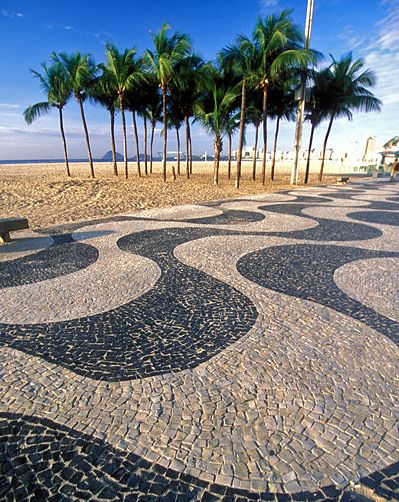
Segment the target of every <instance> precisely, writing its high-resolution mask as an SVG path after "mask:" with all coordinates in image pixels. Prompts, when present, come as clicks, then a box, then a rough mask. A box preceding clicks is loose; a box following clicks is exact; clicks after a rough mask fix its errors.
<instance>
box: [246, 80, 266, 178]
mask: <svg viewBox="0 0 399 502" xmlns="http://www.w3.org/2000/svg"><path fill="white" fill-rule="evenodd" d="M246 117H247V118H246V122H247V124H252V125H253V126H255V142H254V158H253V160H252V180H253V181H255V179H256V163H257V151H258V139H259V127H260V125H261V123H262V100H261V96H260V94H259V92H258V90H257V89H251V90H250V92H249V96H248V106H247V112H246Z"/></svg>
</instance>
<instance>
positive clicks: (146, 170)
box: [144, 112, 148, 176]
mask: <svg viewBox="0 0 399 502" xmlns="http://www.w3.org/2000/svg"><path fill="white" fill-rule="evenodd" d="M144 170H145V175H146V176H148V165H147V116H146V114H145V112H144Z"/></svg>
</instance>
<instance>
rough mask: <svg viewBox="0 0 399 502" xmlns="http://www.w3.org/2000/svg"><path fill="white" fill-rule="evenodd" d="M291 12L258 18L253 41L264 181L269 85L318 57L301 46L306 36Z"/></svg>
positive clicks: (264, 178) (264, 177)
mask: <svg viewBox="0 0 399 502" xmlns="http://www.w3.org/2000/svg"><path fill="white" fill-rule="evenodd" d="M291 12H292V11H291V10H288V9H285V10H283V11H282V12H280V13H279V14H271V15H269V16H267V17H266V18H265V19H261V18H259V19H258V21H257V22H256V24H255V28H254V31H253V44H254V46H255V48H256V49H255V51H256V52H257V53H258V60H259V61H260V64H259V68H258V75H257V82H256V86H257V88H258V89H259V90H260V91H261V92H262V97H263V102H262V113H263V117H262V118H263V161H262V181H263V184H265V180H266V156H267V100H268V92H269V88H270V85H272V84H273V82H276V81H277V80H278V76H279V74H281V72H286V71H287V69H289V68H304V67H306V66H307V65H308V63H309V62H310V61H313V60H314V59H315V57H316V53H314V52H313V51H310V50H305V49H302V48H301V47H303V35H302V33H301V30H300V28H299V27H298V26H296V25H295V24H294V23H293V21H292V19H291ZM247 43H250V42H249V41H248V42H247Z"/></svg>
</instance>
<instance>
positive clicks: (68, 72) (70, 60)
mask: <svg viewBox="0 0 399 502" xmlns="http://www.w3.org/2000/svg"><path fill="white" fill-rule="evenodd" d="M51 58H52V60H53V61H54V62H55V63H56V64H58V65H59V68H60V71H62V72H63V73H64V76H65V80H66V81H67V83H68V86H69V88H70V89H71V92H72V94H73V95H74V96H75V99H76V101H77V102H78V104H79V108H80V115H81V117H82V124H83V130H84V133H85V138H86V145H87V153H88V157H89V166H90V175H91V177H92V178H94V166H93V156H92V154H91V147H90V139H89V131H88V129H87V123H86V117H85V112H84V108H83V102H84V100H85V99H86V97H87V92H88V89H89V88H90V86H91V85H92V84H93V81H94V78H95V73H96V66H95V65H94V63H93V61H92V59H91V57H90V55H89V54H81V53H80V52H74V53H73V54H66V53H64V52H62V53H60V54H56V53H53V54H52V55H51Z"/></svg>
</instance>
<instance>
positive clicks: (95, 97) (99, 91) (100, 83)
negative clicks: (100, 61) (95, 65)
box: [88, 68, 118, 111]
mask: <svg viewBox="0 0 399 502" xmlns="http://www.w3.org/2000/svg"><path fill="white" fill-rule="evenodd" d="M113 84H114V82H113V79H112V75H111V74H110V73H109V71H108V70H107V69H105V68H104V69H103V72H102V74H101V75H100V77H98V78H97V79H96V80H95V81H94V83H93V85H92V86H91V87H90V88H89V89H88V97H89V99H91V100H92V101H94V102H95V103H99V104H100V105H101V106H104V107H105V108H107V110H109V111H115V109H116V107H117V102H118V91H117V89H116V87H115V86H114V85H113Z"/></svg>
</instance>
